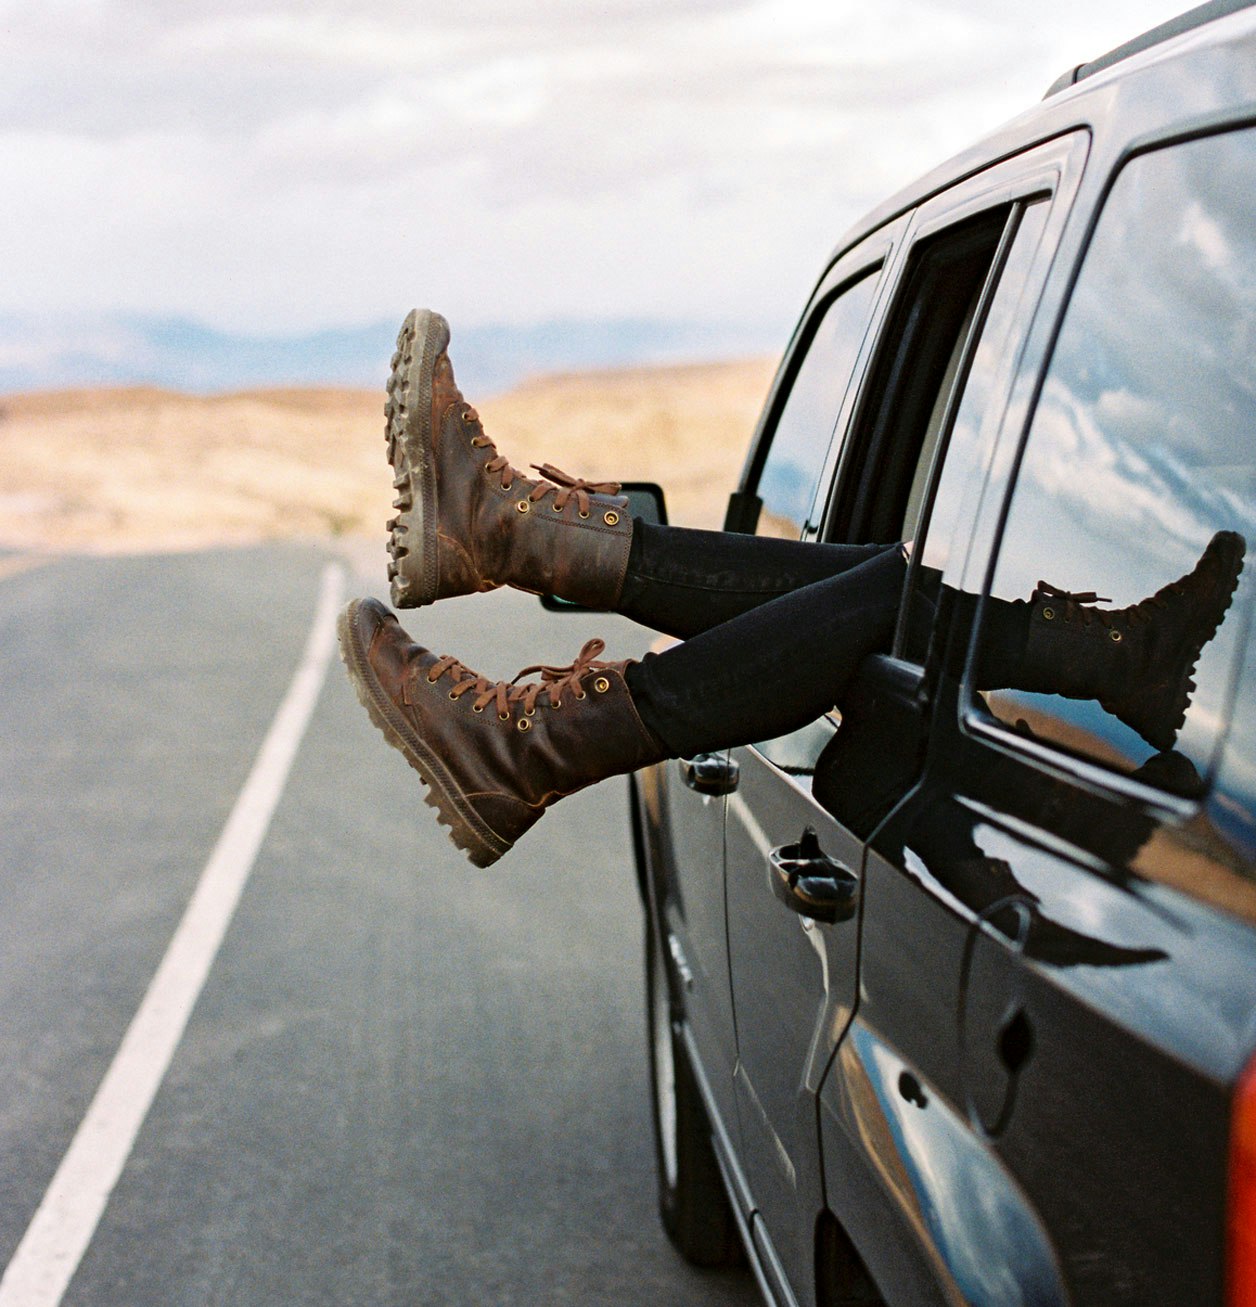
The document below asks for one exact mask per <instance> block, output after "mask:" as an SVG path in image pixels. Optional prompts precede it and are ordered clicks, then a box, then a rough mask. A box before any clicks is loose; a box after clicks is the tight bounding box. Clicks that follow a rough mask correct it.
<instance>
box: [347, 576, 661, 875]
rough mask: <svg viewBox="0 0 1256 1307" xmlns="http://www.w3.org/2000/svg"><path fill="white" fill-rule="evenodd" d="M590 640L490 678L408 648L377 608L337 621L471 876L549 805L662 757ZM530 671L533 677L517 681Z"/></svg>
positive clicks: (375, 705) (390, 618)
mask: <svg viewBox="0 0 1256 1307" xmlns="http://www.w3.org/2000/svg"><path fill="white" fill-rule="evenodd" d="M603 648H604V646H603V643H602V641H601V640H590V641H589V642H588V643H587V644H586V645H585V646H584V648H583V649H581V651H580V654H579V656H578V657H577V658H576V660H575V661H574V662H573V663H572V664H571V665H570V666H569V667H545V666H537V667H527V668H525V669H524V670H523V671H521V672H520V673H519V675H518V676H516V677H515V679H514V680H513V681H490V680H488V678H487V677H483V676H479V675H477V674H476V673H475V672H473V671H471V670H470V669H469V668H467V667H464V666H463V665H462V663H460V662H459V661H458V660H457V659H456V658H451V657H449V655H447V654H444V655H440V656H437V655H436V654H434V653H432V652H430V651H429V650H427V649H424V648H422V647H421V646H419V645H417V644H414V643H412V642H411V640H410V638H409V636H407V635H406V633H405V632H404V631H403V630H402V629H401V627H400V625H398V622H397V619H396V617H395V616H394V615H393V614H392V613H391V612H389V611H388V609H387V608H385V607H384V605H383V604H381V603H380V602H379V601H378V600H375V599H355V600H353V601H352V602H351V603H350V604H349V605H348V607H347V608H346V609H345V610H344V612H343V613H341V615H340V652H341V656H342V657H343V658H344V661H345V666H346V667H347V668H348V670H349V679H350V680H351V681H352V682H353V684H354V687H355V688H356V690H357V692H358V698H359V699H361V700H362V703H363V705H364V707H365V708H366V710H367V712H368V713H369V714H370V717H371V720H372V721H373V722H374V723H375V725H376V726H378V727H379V729H380V730H381V731H382V732H383V734H384V738H385V739H386V740H387V741H388V743H389V744H391V745H392V746H393V748H395V749H399V750H400V751H401V752H402V753H403V754H404V755H405V757H406V760H407V761H408V762H409V763H410V765H411V766H412V767H413V768H414V769H415V771H417V772H418V773H419V776H420V777H421V778H422V779H423V780H424V781H426V782H427V785H428V787H429V789H428V792H427V794H426V795H425V796H424V799H425V802H427V803H429V804H430V805H431V806H432V807H434V808H435V809H436V812H437V820H438V821H440V822H441V824H443V825H446V826H448V827H449V834H450V836H451V838H452V839H453V841H454V843H455V844H456V845H457V846H458V847H459V848H460V849H462V850H463V852H464V853H466V855H467V856H468V857H469V858H470V859H471V861H472V862H473V863H475V865H476V866H477V867H487V866H489V865H490V864H491V863H494V862H496V861H497V859H498V858H500V857H501V856H502V854H503V853H505V852H507V851H508V850H509V849H510V848H511V846H512V845H513V844H514V842H515V841H516V840H517V839H518V838H519V836H520V835H522V834H523V833H524V831H526V830H527V829H528V828H529V827H530V826H532V825H534V824H535V823H536V822H537V821H539V820H540V818H541V815H542V813H543V812H544V811H545V809H546V808H548V807H549V806H550V805H551V804H553V803H557V802H558V800H559V799H561V798H564V797H565V796H566V795H568V794H574V793H575V792H576V790H581V789H584V787H585V786H586V785H592V784H593V783H594V782H595V781H600V780H602V779H603V778H604V777H607V776H615V775H618V774H619V773H621V772H630V771H634V770H635V769H636V768H638V767H643V766H645V765H646V764H648V763H652V762H658V761H660V760H661V759H662V758H664V757H666V751H665V750H664V749H663V748H662V746H661V745H660V744H659V742H658V741H657V740H656V739H655V738H654V736H653V735H652V734H651V733H650V731H648V730H647V729H646V727H645V725H644V724H643V723H642V721H641V718H640V717H638V716H637V710H636V708H635V707H634V706H633V702H632V697H631V695H630V694H629V692H628V687H627V686H626V685H625V683H624V669H625V668H626V667H627V666H628V663H627V662H599V661H598V660H597V656H598V654H600V653H601V652H602V649H603ZM533 673H539V674H540V679H539V680H537V681H533V682H532V683H531V684H526V685H520V684H518V682H519V680H520V679H521V678H523V677H526V676H530V675H532V674H533Z"/></svg>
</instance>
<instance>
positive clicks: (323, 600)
mask: <svg viewBox="0 0 1256 1307" xmlns="http://www.w3.org/2000/svg"><path fill="white" fill-rule="evenodd" d="M343 588H344V569H343V568H342V567H341V566H340V565H339V564H338V563H329V564H328V565H327V567H326V568H324V570H323V575H322V581H321V584H320V589H319V596H318V608H317V611H316V613H315V616H314V625H313V628H312V629H311V631H310V636H309V640H308V641H307V643H306V646H305V653H304V655H303V656H302V659H301V665H300V666H299V667H298V668H297V673H296V675H295V676H294V677H293V679H292V684H291V685H290V686H289V687H288V693H287V694H286V695H285V696H284V700H283V703H282V704H280V706H279V711H278V713H276V715H275V720H274V721H273V722H272V723H271V727H270V730H269V732H268V733H267V735H266V739H265V740H264V741H263V743H262V747H261V751H260V752H259V753H258V755H257V760H256V761H255V762H254V764H253V770H252V771H251V772H250V773H249V778H248V780H247V781H246V782H245V784H244V789H243V790H241V791H240V797H239V798H238V799H237V800H236V804H235V807H234V808H233V809H232V811H231V816H230V817H229V818H228V819H227V824H226V826H224V827H223V831H222V834H221V835H220V836H219V838H218V843H217V845H216V846H215V848H214V851H213V853H211V854H210V858H209V861H208V863H206V865H205V870H204V871H203V872H202V873H201V878H200V880H199V881H198V882H197V885H196V889H195V891H194V892H193V894H192V898H191V899H190V901H189V902H188V906H187V909H186V911H185V912H184V914H183V920H182V921H180V923H179V927H178V929H177V930H176V931H175V933H174V938H173V939H172V940H171V941H170V947H169V948H168V949H167V950H166V955H165V957H164V958H162V961H161V965H160V966H159V967H158V968H157V974H156V975H155V976H154V977H153V980H152V983H151V984H150V985H149V987H148V992H147V993H146V994H145V995H144V1001H143V1002H142V1003H141V1004H140V1007H139V1011H138V1012H136V1014H135V1018H134V1020H132V1022H131V1025H130V1027H129V1028H128V1030H127V1032H126V1035H125V1036H124V1037H123V1040H122V1044H121V1045H120V1047H119V1048H118V1052H117V1054H116V1055H115V1057H114V1059H113V1063H112V1064H111V1065H110V1067H109V1070H108V1071H107V1072H106V1073H105V1078H104V1079H103V1080H102V1081H101V1083H100V1088H99V1089H98V1090H97V1091H96V1097H95V1098H94V1099H93V1100H92V1104H91V1106H90V1107H89V1108H88V1109H87V1115H86V1116H85V1117H84V1118H83V1121H82V1123H81V1124H80V1125H79V1128H78V1131H77V1132H76V1134H75V1136H74V1139H73V1141H72V1142H71V1144H70V1148H69V1151H68V1152H67V1153H66V1155H65V1157H63V1158H62V1159H61V1165H60V1166H59V1167H58V1168H57V1173H56V1175H54V1176H53V1178H52V1183H51V1184H50V1185H49V1186H48V1192H47V1193H45V1194H44V1198H43V1201H42V1202H41V1203H40V1204H39V1208H38V1210H37V1211H36V1212H35V1215H34V1218H33V1219H32V1220H31V1223H30V1225H29V1226H28V1227H27V1230H26V1233H25V1235H24V1236H23V1237H22V1242H21V1243H20V1244H19V1245H18V1248H17V1252H16V1253H14V1255H13V1260H12V1261H11V1262H10V1263H9V1266H8V1269H7V1270H6V1271H5V1273H4V1278H3V1280H0V1307H57V1304H58V1303H60V1301H61V1298H62V1296H63V1295H64V1293H65V1291H66V1288H67V1287H68V1286H69V1283H70V1280H71V1278H72V1277H73V1275H74V1272H75V1270H76V1269H77V1268H78V1264H79V1262H80V1260H81V1259H82V1257H83V1254H84V1252H86V1251H87V1246H88V1244H89V1243H90V1242H91V1239H92V1235H93V1234H94V1233H95V1230H96V1226H97V1225H98V1224H99V1223H100V1218H101V1216H102V1215H103V1213H104V1210H105V1205H106V1203H107V1202H108V1201H109V1195H110V1194H111V1193H112V1192H113V1187H114V1185H115V1184H116V1183H117V1181H118V1177H119V1176H120V1175H121V1174H122V1168H123V1167H124V1166H125V1165H126V1160H127V1158H128V1156H129V1155H130V1152H131V1148H132V1146H133V1144H134V1143H135V1137H136V1135H137V1134H139V1130H140V1126H141V1125H143V1123H144V1118H145V1116H147V1115H148V1109H149V1107H150V1106H151V1104H152V1101H153V1098H154V1096H155V1095H156V1093H157V1089H158V1087H159V1086H160V1085H161V1082H162V1080H163V1079H164V1077H165V1074H166V1068H167V1067H168V1066H169V1065H170V1061H171V1058H173V1056H174V1052H175V1049H176V1048H177V1047H178V1044H179V1040H180V1039H181V1038H182V1036H183V1029H184V1027H185V1026H186V1025H187V1021H188V1017H189V1016H190V1015H191V1013H192V1008H193V1006H194V1005H195V1003H196V1000H197V998H198V996H199V995H200V992H201V989H202V987H203V986H204V984H205V980H206V977H207V976H208V975H209V969H210V967H211V966H212V965H213V961H214V957H215V955H216V954H217V952H218V948H219V946H220V945H221V943H222V940H223V936H224V935H225V934H226V932H227V927H228V925H229V924H230V922H231V918H232V916H233V914H234V913H235V909H236V904H237V903H238V902H239V901H240V895H241V893H242V891H243V889H244V885H245V882H246V881H247V880H248V878H249V872H250V871H251V870H252V869H253V862H254V859H255V858H256V857H257V852H258V849H259V848H260V847H261V843H262V840H263V839H264V838H265V835H266V831H267V829H268V828H269V826H270V819H271V816H272V814H273V813H274V811H275V807H276V805H277V804H278V802H279V798H280V795H282V793H283V790H284V785H285V784H286V783H287V779H288V772H289V771H290V769H291V767H292V761H293V759H294V758H295V757H296V752H297V747H298V746H299V745H300V743H301V739H302V737H303V736H304V734H305V731H306V727H307V726H308V725H309V722H310V717H311V715H312V714H313V711H314V704H315V702H316V700H317V699H318V693H319V690H320V689H321V688H322V685H323V681H324V679H325V676H326V673H327V664H328V662H329V661H330V659H331V654H332V650H333V649H334V647H335V618H336V609H337V607H338V606H339V604H340V598H341V593H342V591H343Z"/></svg>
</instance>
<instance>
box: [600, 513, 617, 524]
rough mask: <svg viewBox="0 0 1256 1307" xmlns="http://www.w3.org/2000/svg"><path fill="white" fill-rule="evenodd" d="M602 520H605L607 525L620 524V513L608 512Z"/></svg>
mask: <svg viewBox="0 0 1256 1307" xmlns="http://www.w3.org/2000/svg"><path fill="white" fill-rule="evenodd" d="M602 521H603V522H605V523H606V525H607V526H618V525H619V514H618V513H607V514H606V516H605V517H604V518H603V519H602Z"/></svg>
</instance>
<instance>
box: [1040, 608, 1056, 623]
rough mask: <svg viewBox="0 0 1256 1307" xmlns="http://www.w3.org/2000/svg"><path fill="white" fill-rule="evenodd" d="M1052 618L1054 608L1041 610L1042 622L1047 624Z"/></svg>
mask: <svg viewBox="0 0 1256 1307" xmlns="http://www.w3.org/2000/svg"><path fill="white" fill-rule="evenodd" d="M1054 617H1055V609H1054V608H1044V609H1043V610H1042V620H1043V621H1044V622H1049V621H1051V620H1052V619H1053V618H1054Z"/></svg>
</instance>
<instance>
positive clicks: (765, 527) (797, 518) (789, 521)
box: [755, 270, 877, 540]
mask: <svg viewBox="0 0 1256 1307" xmlns="http://www.w3.org/2000/svg"><path fill="white" fill-rule="evenodd" d="M876 283H877V279H876V277H875V276H873V275H872V270H870V271H869V272H868V273H867V274H865V275H864V276H862V277H860V279H859V280H858V281H856V282H855V283H853V284H851V285H848V286H847V287H846V288H845V289H844V290H842V291H840V292H839V293H838V294H837V295H836V296H835V297H834V298H833V299H831V300H830V301H829V302H828V304H827V305H825V306H824V307H823V308H822V309H821V310H820V312H819V313H818V314H817V315H816V316H815V318H814V326H813V328H812V330H811V336H810V340H809V342H808V343H807V345H806V352H805V354H804V356H803V360H802V363H801V365H800V366H799V368H798V371H797V372H796V374H795V376H794V380H793V383H792V385H791V386H790V388H789V395H788V398H787V399H786V401H785V406H784V408H783V409H782V410H781V413H780V416H779V417H778V418H777V421H776V428H775V430H774V432H773V435H772V443H771V445H770V447H769V449H768V454H767V460H766V461H765V463H764V464H763V468H762V470H761V471H760V473H759V482H758V486H757V488H756V490H757V493H758V495H759V498H760V499H761V500H762V501H763V505H762V507H761V509H760V510H759V522H758V526H757V528H756V532H755V533H756V534H757V535H767V536H776V537H778V538H781V539H786V540H797V539H799V538H800V537H801V535H802V534H803V530H804V528H805V527H806V526H807V517H808V514H809V513H810V511H811V505H812V502H813V500H814V499H815V493H816V487H817V484H818V482H819V479H820V473H821V470H822V469H823V466H824V460H825V456H826V455H827V453H828V451H829V442H830V440H831V439H832V436H833V427H834V425H835V424H836V422H837V416H838V410H839V409H840V408H841V405H842V398H843V396H844V395H845V393H846V386H847V383H848V382H849V381H850V375H851V371H852V369H853V368H854V366H855V362H856V360H857V358H858V356H859V347H860V345H861V344H862V343H863V338H864V332H865V331H866V330H867V326H868V318H869V316H870V314H871V312H872V298H873V292H874V291H875V289H876Z"/></svg>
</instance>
